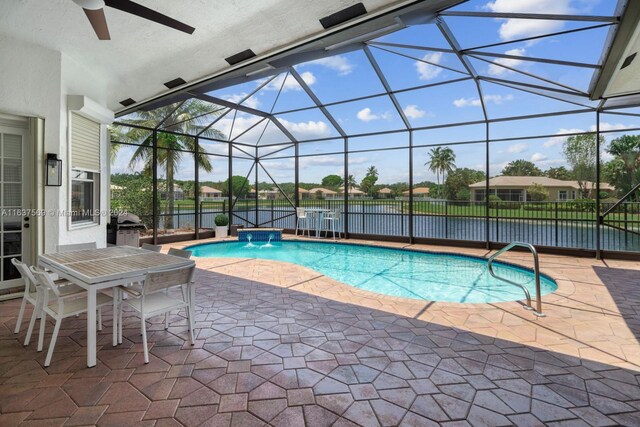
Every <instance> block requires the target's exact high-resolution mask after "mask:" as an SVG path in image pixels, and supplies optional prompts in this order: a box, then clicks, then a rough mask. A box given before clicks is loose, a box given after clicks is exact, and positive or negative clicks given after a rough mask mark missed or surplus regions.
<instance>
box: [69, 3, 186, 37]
mask: <svg viewBox="0 0 640 427" xmlns="http://www.w3.org/2000/svg"><path fill="white" fill-rule="evenodd" d="M73 2H74V3H75V4H77V5H78V6H80V7H81V8H82V9H83V10H84V13H85V15H87V18H88V19H89V22H90V23H91V26H92V27H93V30H94V31H95V32H96V35H97V36H98V39H100V40H111V36H110V35H109V27H108V26H107V20H106V18H105V16H104V7H105V6H106V7H112V8H114V9H118V10H121V11H123V12H127V13H130V14H132V15H136V16H139V17H141V18H144V19H148V20H149V21H153V22H157V23H158V24H162V25H166V26H167V27H171V28H173V29H175V30H178V31H182V32H185V33H188V34H193V32H194V31H195V28H193V27H191V26H189V25H187V24H184V23H182V22H180V21H177V20H175V19H173V18H170V17H168V16H167V15H163V14H162V13H159V12H156V11H155V10H153V9H149V8H148V7H145V6H142V5H140V4H138V3H134V2H132V1H130V0H73Z"/></svg>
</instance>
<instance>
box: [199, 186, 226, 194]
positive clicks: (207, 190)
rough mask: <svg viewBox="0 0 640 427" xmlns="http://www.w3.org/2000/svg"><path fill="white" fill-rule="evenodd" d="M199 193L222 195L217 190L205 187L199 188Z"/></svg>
mask: <svg viewBox="0 0 640 427" xmlns="http://www.w3.org/2000/svg"><path fill="white" fill-rule="evenodd" d="M200 192H201V193H222V191H221V190H218V189H217V188H213V187H209V186H207V185H203V186H202V187H200Z"/></svg>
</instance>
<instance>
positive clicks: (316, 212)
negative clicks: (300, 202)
mask: <svg viewBox="0 0 640 427" xmlns="http://www.w3.org/2000/svg"><path fill="white" fill-rule="evenodd" d="M304 210H305V211H306V212H308V213H310V214H312V215H313V217H314V218H313V219H314V222H315V226H316V236H315V237H316V239H319V238H320V227H321V226H322V219H323V218H324V214H325V213H327V212H331V209H327V208H304Z"/></svg>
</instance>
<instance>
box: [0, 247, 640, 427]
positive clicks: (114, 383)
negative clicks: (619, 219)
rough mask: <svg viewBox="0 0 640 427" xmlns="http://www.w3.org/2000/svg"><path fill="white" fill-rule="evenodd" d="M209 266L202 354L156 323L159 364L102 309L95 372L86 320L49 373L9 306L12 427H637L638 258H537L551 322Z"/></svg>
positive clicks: (1, 310)
mask: <svg viewBox="0 0 640 427" xmlns="http://www.w3.org/2000/svg"><path fill="white" fill-rule="evenodd" d="M425 248H427V247H425ZM165 249H166V248H165ZM427 249H429V248H427ZM431 249H432V248H431ZM438 249H439V250H442V248H441V247H439V248H438ZM456 251H458V252H460V250H459V249H456ZM467 252H469V253H480V251H474V250H467ZM512 260H514V261H518V262H521V263H523V264H526V263H527V260H526V256H525V255H523V254H515V255H513V256H512ZM197 265H198V271H197V278H196V280H197V288H196V316H195V320H196V336H197V341H196V344H195V345H194V346H191V345H190V343H189V342H188V332H187V322H186V320H185V318H184V313H178V312H175V313H172V315H171V317H170V322H171V326H170V327H169V329H168V330H165V329H164V317H162V316H161V317H159V318H157V319H156V318H154V319H151V320H150V322H149V328H148V330H149V331H150V333H149V342H150V363H149V364H144V361H143V355H142V347H141V344H140V343H141V337H140V329H139V327H140V321H139V319H138V318H137V317H135V315H134V314H133V313H132V312H125V317H124V343H123V344H121V345H119V346H117V347H112V346H111V328H110V319H111V314H110V313H108V312H107V313H105V315H104V316H103V317H104V319H105V327H104V329H103V331H102V332H101V333H100V334H99V337H98V346H99V347H98V365H97V366H96V367H94V368H86V366H85V361H86V348H85V344H86V337H85V332H84V330H85V327H86V324H85V321H86V320H85V317H83V316H80V317H79V318H71V319H66V320H65V321H64V322H63V324H62V329H61V331H60V336H59V339H58V344H57V347H56V351H55V353H54V356H53V361H52V363H51V366H50V367H48V368H44V367H43V366H42V365H43V361H44V356H45V355H44V352H43V353H38V352H36V349H35V348H36V342H35V340H33V341H32V343H31V345H30V346H28V347H23V346H22V344H21V343H22V341H23V339H24V334H25V329H26V322H25V325H24V326H23V328H22V331H21V333H20V334H17V335H14V334H13V328H14V327H15V321H16V317H17V312H18V308H19V301H16V300H14V301H6V302H3V303H0V324H1V327H0V426H3V427H4V426H12V425H38V424H40V425H47V426H55V425H69V426H70V425H94V424H96V425H100V426H103V425H104V426H109V425H114V426H125V425H136V426H138V425H143V426H145V425H149V426H154V425H155V426H164V425H185V426H197V425H210V426H213V425H222V426H228V425H234V426H253V425H256V426H259V425H272V426H303V425H307V426H313V427H315V426H329V425H339V426H353V425H364V426H369V425H371V426H378V425H384V426H392V425H406V426H430V425H438V424H442V425H474V426H484V425H487V426H501V425H543V424H547V425H598V426H602V425H640V382H639V381H640V369H639V367H638V357H639V355H640V351H639V346H638V341H637V337H638V335H639V331H640V321H639V320H640V316H639V312H640V279H639V276H640V274H638V272H639V270H640V266H639V265H638V263H631V262H627V263H624V262H617V263H612V262H610V263H609V264H608V265H607V264H605V263H602V262H596V261H594V260H583V259H576V258H567V257H550V256H547V257H543V266H545V267H547V269H548V271H549V273H551V274H552V275H554V277H564V279H563V280H564V282H563V283H562V285H561V287H560V289H559V290H558V293H556V294H555V295H553V296H550V297H548V298H545V309H546V312H547V314H548V316H547V317H545V318H542V319H537V318H535V317H534V316H533V315H531V314H530V313H529V312H526V311H524V310H522V308H521V307H520V305H519V304H517V303H507V304H493V305H488V304H477V305H462V304H444V303H425V302H424V301H422V302H418V301H410V300H402V299H398V298H391V297H382V296H376V295H375V294H372V293H369V292H364V291H359V290H357V289H354V288H350V287H348V286H346V285H344V284H340V283H338V282H335V281H333V280H331V279H329V278H326V277H324V276H320V275H319V274H318V273H317V272H313V271H311V270H308V269H305V268H302V267H299V266H295V265H290V264H283V263H275V262H268V261H260V260H232V259H226V260H221V259H216V260H211V259H198V260H197ZM568 277H570V278H571V279H570V280H569V279H567V278H568ZM27 314H30V312H28V313H27ZM52 328H53V325H52V324H51V323H50V324H48V325H47V333H48V335H47V337H46V339H45V344H48V341H49V338H50V333H51V331H52Z"/></svg>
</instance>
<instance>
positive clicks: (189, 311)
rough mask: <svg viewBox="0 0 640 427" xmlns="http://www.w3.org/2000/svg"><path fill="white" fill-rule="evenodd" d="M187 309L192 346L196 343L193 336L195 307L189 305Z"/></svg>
mask: <svg viewBox="0 0 640 427" xmlns="http://www.w3.org/2000/svg"><path fill="white" fill-rule="evenodd" d="M186 309H187V321H188V322H189V338H190V339H191V345H194V344H195V343H196V342H195V339H194V336H193V307H191V304H188V305H187V307H186Z"/></svg>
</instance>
